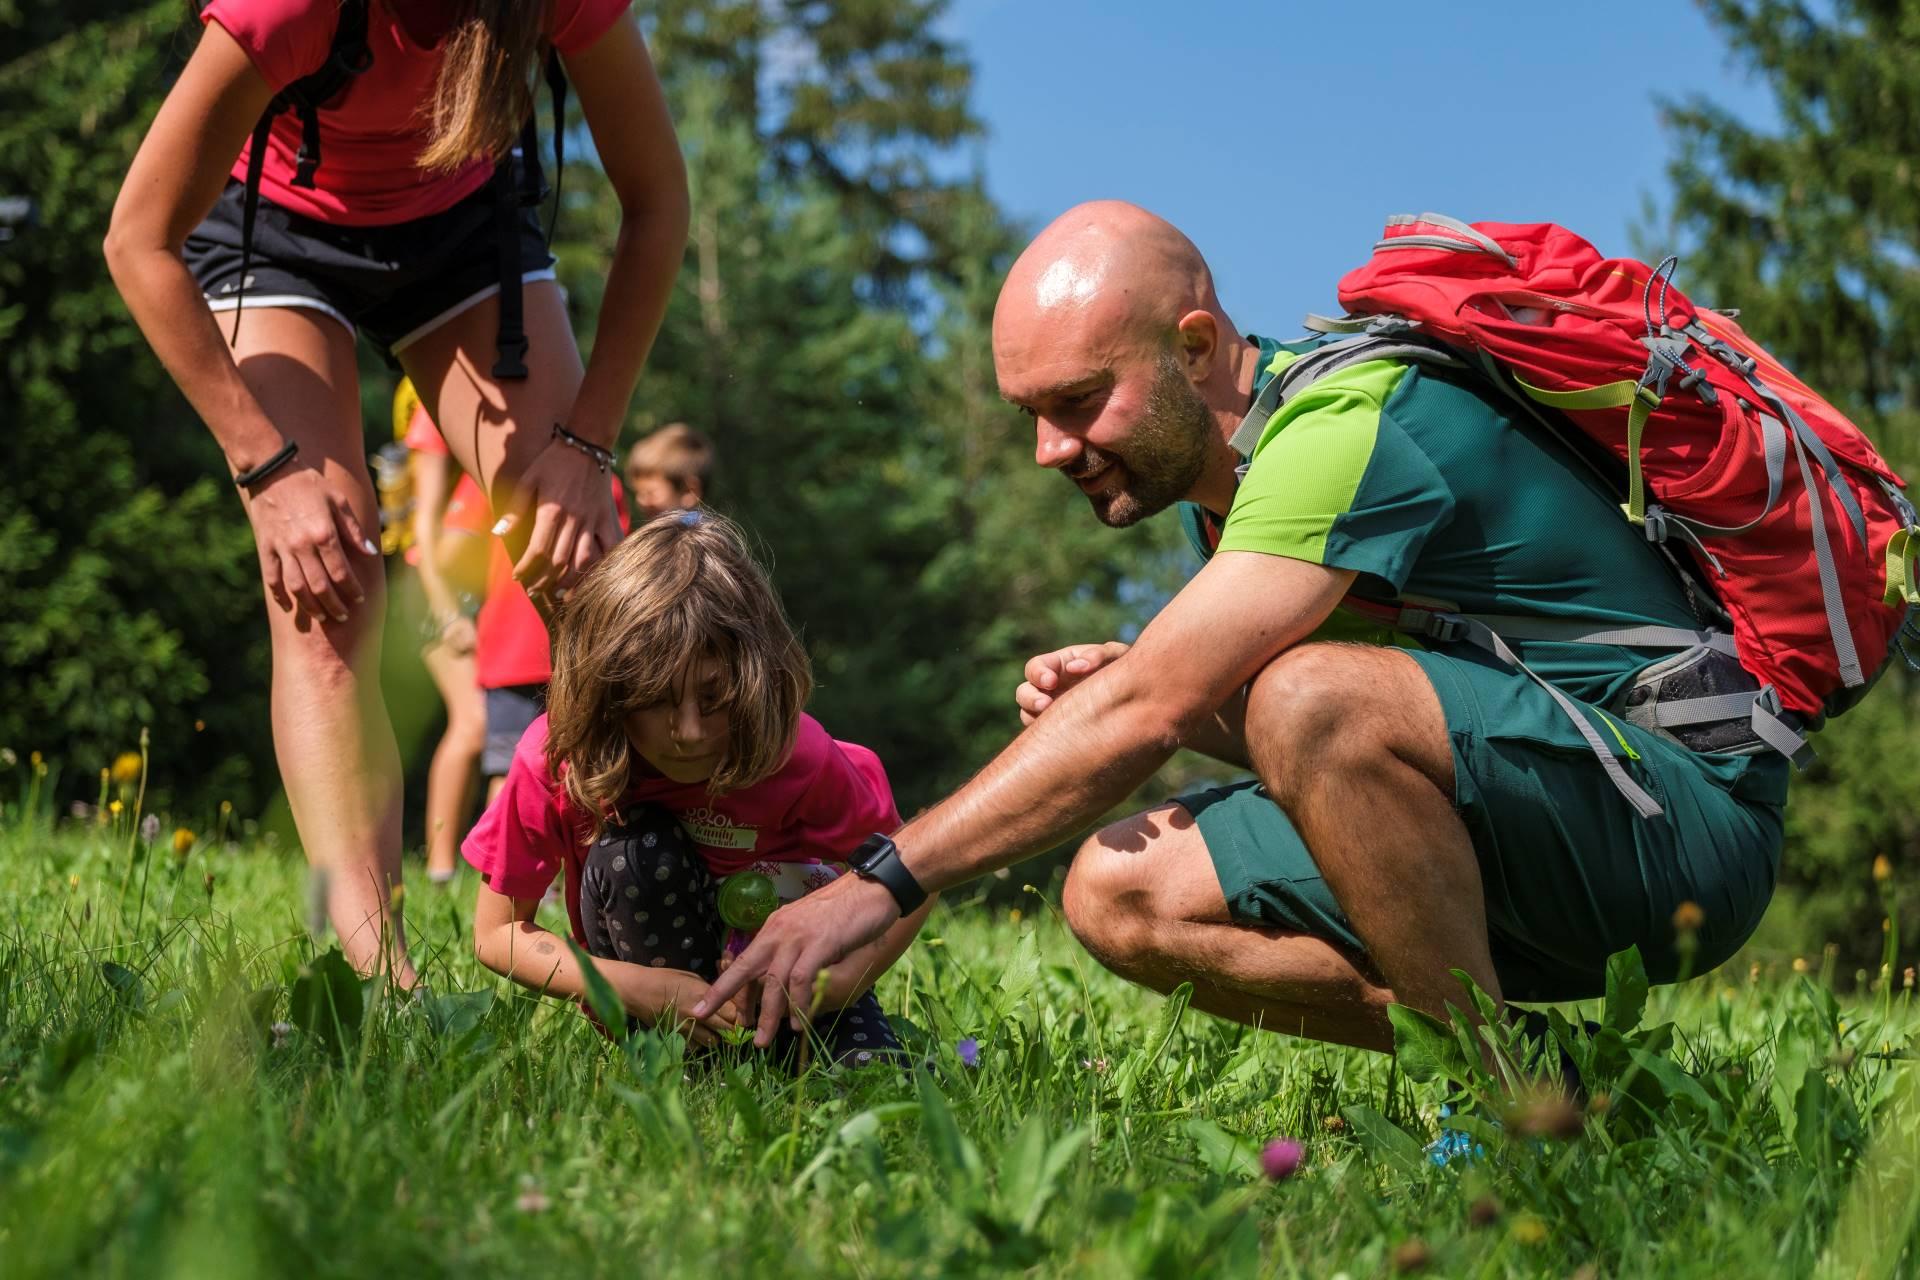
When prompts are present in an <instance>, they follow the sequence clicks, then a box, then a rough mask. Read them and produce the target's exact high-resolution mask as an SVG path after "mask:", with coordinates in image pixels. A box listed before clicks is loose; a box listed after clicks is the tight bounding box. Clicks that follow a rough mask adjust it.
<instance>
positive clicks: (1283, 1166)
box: [1260, 1138, 1307, 1182]
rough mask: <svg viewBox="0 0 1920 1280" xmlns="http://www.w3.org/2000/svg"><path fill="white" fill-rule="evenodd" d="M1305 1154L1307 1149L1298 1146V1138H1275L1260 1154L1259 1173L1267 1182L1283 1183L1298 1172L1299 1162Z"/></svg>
mask: <svg viewBox="0 0 1920 1280" xmlns="http://www.w3.org/2000/svg"><path fill="white" fill-rule="evenodd" d="M1306 1154H1307V1149H1306V1148H1305V1147H1303V1146H1301V1145H1300V1140H1299V1139H1298V1138H1275V1139H1274V1140H1273V1141H1272V1142H1269V1143H1268V1144H1267V1145H1266V1147H1265V1148H1264V1149H1262V1150H1261V1152H1260V1172H1262V1173H1264V1174H1266V1175H1267V1180H1268V1181H1269V1182H1285V1181H1286V1180H1287V1179H1288V1178H1291V1177H1292V1176H1293V1175H1294V1174H1296V1173H1298V1172H1300V1162H1301V1161H1302V1160H1303V1159H1305V1158H1306Z"/></svg>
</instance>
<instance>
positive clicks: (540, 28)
mask: <svg viewBox="0 0 1920 1280" xmlns="http://www.w3.org/2000/svg"><path fill="white" fill-rule="evenodd" d="M546 15H547V4H546V0H458V3H457V4H456V5H455V7H454V17H453V21H452V23H451V24H450V25H449V26H448V28H447V34H446V37H445V39H444V41H443V42H442V45H441V48H442V49H443V53H442V55H441V59H440V76H439V79H437V80H436V81H434V86H433V100H432V102H431V103H429V104H428V120H429V122H430V124H431V126H432V133H431V139H432V140H431V141H430V142H428V143H427V148H426V150H425V151H423V152H421V153H420V160H419V163H420V167H421V168H423V169H426V170H429V171H432V172H439V173H445V172H448V171H450V170H453V169H458V168H459V167H460V166H461V165H463V164H465V163H467V161H469V160H471V159H473V158H474V157H475V156H487V157H489V158H491V159H495V160H499V159H502V158H504V157H505V156H506V154H507V152H508V151H510V150H512V149H513V144H514V142H515V141H516V140H518V139H519V137H520V126H521V125H522V124H524V123H525V122H526V119H527V116H528V114H529V113H530V112H531V111H532V110H533V72H534V69H535V67H537V66H538V65H539V63H540V58H541V55H542V53H543V52H544V51H545V48H546V32H545V30H544V27H545V24H546ZM555 127H556V128H557V127H558V125H557V124H556V126H555Z"/></svg>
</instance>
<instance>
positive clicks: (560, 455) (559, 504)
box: [493, 441, 620, 595]
mask: <svg viewBox="0 0 1920 1280" xmlns="http://www.w3.org/2000/svg"><path fill="white" fill-rule="evenodd" d="M500 496H501V495H495V501H494V510H496V511H499V510H501V509H502V503H501V502H500V500H499V499H500ZM504 505H505V510H506V512H507V514H506V515H504V516H502V517H501V518H500V521H499V523H498V524H496V525H494V526H493V532H494V533H495V534H497V535H499V536H500V537H502V538H506V539H507V540H508V542H507V545H508V547H509V548H511V547H512V545H513V543H514V541H516V540H517V539H516V538H515V536H514V535H515V531H516V530H519V529H521V528H523V527H525V526H526V525H527V522H528V520H529V519H531V521H532V525H531V531H530V532H529V533H528V534H527V535H526V539H527V540H526V545H525V546H524V547H523V549H522V550H521V551H520V554H519V556H518V557H517V558H516V559H515V561H514V565H513V576H514V577H515V578H516V579H518V580H519V582H520V585H521V586H523V587H525V588H526V589H527V594H528V595H552V594H554V593H555V592H558V591H563V590H565V589H566V588H568V587H570V586H572V585H573V584H574V582H576V581H577V580H578V579H579V577H580V575H581V574H583V573H585V572H586V571H587V569H588V568H589V567H590V566H591V565H592V564H593V562H594V561H595V560H598V559H599V558H600V557H601V556H603V555H605V554H606V553H607V552H608V551H609V550H611V549H612V547H613V545H614V544H615V543H617V542H619V541H620V519H619V516H618V514H617V513H616V512H615V511H614V507H613V490H612V485H611V482H609V481H608V479H607V473H606V472H604V471H602V470H601V469H600V467H599V464H598V463H596V462H595V461H594V460H593V459H592V458H590V457H588V456H587V455H586V454H585V453H582V452H581V451H580V450H578V449H575V448H572V447H571V446H569V445H566V444H564V443H562V442H560V441H555V442H554V443H552V444H550V445H548V446H547V447H546V448H545V449H543V450H541V451H540V454H539V456H538V457H536V458H534V460H533V462H532V464H531V465H529V466H528V467H527V469H526V471H525V472H523V473H522V474H521V476H520V478H519V480H518V481H517V482H516V483H514V484H513V486H512V490H511V499H510V500H509V501H507V502H506V503H505V504H504Z"/></svg>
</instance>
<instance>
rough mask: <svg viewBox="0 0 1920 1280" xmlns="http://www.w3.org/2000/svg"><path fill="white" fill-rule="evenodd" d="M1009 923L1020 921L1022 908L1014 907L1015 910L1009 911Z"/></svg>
mask: <svg viewBox="0 0 1920 1280" xmlns="http://www.w3.org/2000/svg"><path fill="white" fill-rule="evenodd" d="M1007 923H1008V924H1019V923H1020V908H1018V907H1015V908H1013V910H1011V911H1009V912H1007Z"/></svg>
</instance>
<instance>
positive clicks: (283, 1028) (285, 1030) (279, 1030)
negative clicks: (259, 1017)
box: [267, 1022, 293, 1049]
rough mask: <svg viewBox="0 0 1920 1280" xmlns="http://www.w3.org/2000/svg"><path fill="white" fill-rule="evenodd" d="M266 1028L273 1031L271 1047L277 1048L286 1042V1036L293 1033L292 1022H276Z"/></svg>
mask: <svg viewBox="0 0 1920 1280" xmlns="http://www.w3.org/2000/svg"><path fill="white" fill-rule="evenodd" d="M267 1030H268V1031H270V1032H272V1033H273V1047H274V1048H276V1049H278V1048H280V1047H281V1046H282V1045H284V1044H286V1042H287V1037H289V1036H291V1035H292V1034H293V1024H292V1023H291V1022H276V1023H274V1024H273V1025H272V1026H270V1027H268V1028H267Z"/></svg>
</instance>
